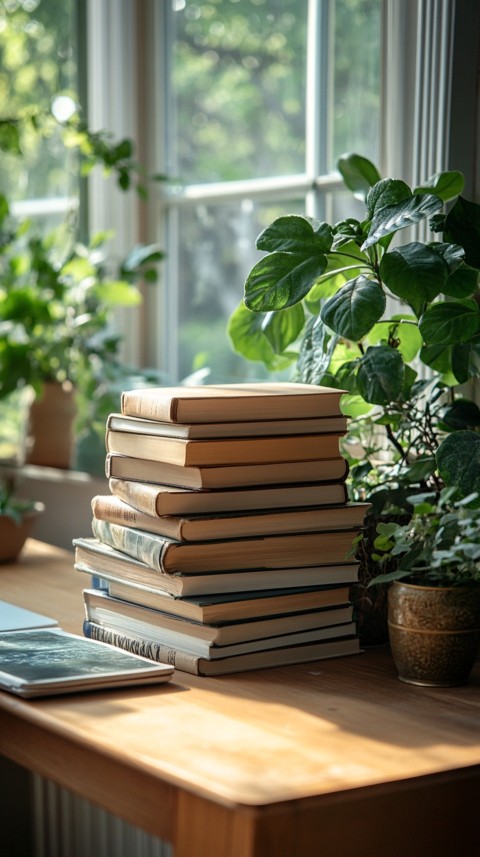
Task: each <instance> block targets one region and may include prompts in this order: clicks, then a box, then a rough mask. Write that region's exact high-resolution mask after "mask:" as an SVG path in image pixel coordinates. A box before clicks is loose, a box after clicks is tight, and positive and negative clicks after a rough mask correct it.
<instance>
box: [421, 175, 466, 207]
mask: <svg viewBox="0 0 480 857" xmlns="http://www.w3.org/2000/svg"><path fill="white" fill-rule="evenodd" d="M464 186H465V179H464V176H463V173H461V172H459V171H458V170H448V171H446V172H443V173H435V175H434V176H431V178H429V179H427V181H426V182H425V183H424V184H423V185H419V186H418V187H416V188H415V189H414V191H413V192H414V193H421V194H423V193H433V194H435V196H438V197H440V199H441V200H443V202H447V201H448V200H449V199H453V198H454V197H455V196H458V195H459V194H460V193H462V191H463V188H464Z"/></svg>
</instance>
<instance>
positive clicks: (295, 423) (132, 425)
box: [106, 413, 347, 440]
mask: <svg viewBox="0 0 480 857" xmlns="http://www.w3.org/2000/svg"><path fill="white" fill-rule="evenodd" d="M106 428H107V431H108V430H109V429H113V430H114V431H122V432H123V431H128V432H134V433H136V434H148V435H158V436H160V437H184V438H192V440H202V439H205V438H214V437H216V438H219V437H268V436H270V435H272V436H273V435H298V434H345V432H346V431H347V418H346V417H343V416H333V417H316V418H313V419H304V420H302V419H298V420H297V419H288V420H255V421H252V420H250V421H248V422H239V423H236V422H230V423H190V424H188V423H168V422H160V421H159V420H145V419H142V418H141V417H129V416H127V414H116V413H113V414H109V415H108V417H107V424H106Z"/></svg>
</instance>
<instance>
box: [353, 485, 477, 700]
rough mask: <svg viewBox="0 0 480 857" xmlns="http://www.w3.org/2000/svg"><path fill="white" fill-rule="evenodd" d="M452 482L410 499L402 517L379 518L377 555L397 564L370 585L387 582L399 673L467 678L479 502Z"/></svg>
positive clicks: (437, 680)
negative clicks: (408, 511) (402, 520)
mask: <svg viewBox="0 0 480 857" xmlns="http://www.w3.org/2000/svg"><path fill="white" fill-rule="evenodd" d="M458 497H459V491H458V489H457V487H455V486H450V487H444V488H442V489H441V490H440V491H439V492H438V493H436V494H431V493H428V494H416V495H414V496H411V497H410V498H409V500H410V502H411V504H412V507H413V512H412V515H411V518H410V520H409V521H408V523H406V524H398V523H393V522H391V523H379V524H378V525H377V533H378V535H377V538H376V540H375V543H374V544H375V549H376V551H377V553H376V554H375V555H374V559H375V560H376V561H377V562H378V563H379V565H380V566H381V565H382V564H384V563H385V562H386V561H387V560H389V559H390V558H391V557H395V558H396V559H397V560H398V567H397V569H396V570H395V571H391V572H387V573H384V574H379V575H378V576H377V577H376V578H375V579H374V580H372V581H371V583H370V586H381V585H389V590H388V627H389V637H390V645H391V649H392V655H393V658H394V660H395V663H396V666H397V670H398V674H399V678H400V679H401V680H402V681H405V682H407V683H410V684H417V685H428V686H456V685H461V684H465V683H466V682H467V681H468V678H469V675H470V672H471V669H472V667H473V664H474V662H475V659H476V656H477V653H478V648H479V644H480V508H479V495H478V493H476V492H475V493H473V494H470V495H469V496H467V497H463V498H461V499H458Z"/></svg>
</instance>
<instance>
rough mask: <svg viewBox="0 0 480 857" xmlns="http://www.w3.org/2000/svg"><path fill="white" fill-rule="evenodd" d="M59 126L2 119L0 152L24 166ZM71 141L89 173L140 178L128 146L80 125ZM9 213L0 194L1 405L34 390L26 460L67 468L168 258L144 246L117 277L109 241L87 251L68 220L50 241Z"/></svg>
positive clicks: (75, 123) (102, 238) (46, 119)
mask: <svg viewBox="0 0 480 857" xmlns="http://www.w3.org/2000/svg"><path fill="white" fill-rule="evenodd" d="M52 123H53V125H54V126H58V123H56V122H55V120H54V118H53V116H52V115H48V116H47V115H44V114H42V113H39V112H38V111H35V112H33V113H32V114H27V115H26V116H25V117H23V118H22V120H20V119H3V120H2V121H1V123H0V126H1V131H2V133H1V135H0V148H1V149H3V150H4V151H9V152H10V153H12V152H13V153H14V154H15V156H18V157H21V156H22V134H21V132H22V129H25V127H28V128H30V130H31V128H32V127H33V128H34V129H35V133H37V134H38V135H39V136H46V135H48V134H51V133H52ZM7 131H8V133H6V132H7ZM62 133H63V135H64V142H65V145H68V146H76V147H77V148H78V149H79V152H80V154H81V161H82V164H83V166H84V168H85V169H86V170H90V169H92V167H93V166H94V165H95V164H98V163H100V164H102V165H103V167H104V168H105V170H108V171H114V172H115V173H116V176H117V181H118V184H119V186H120V187H121V188H122V190H128V189H129V187H130V186H131V184H132V176H133V175H140V174H141V168H140V167H139V165H138V164H137V163H136V161H135V160H134V152H133V147H132V144H131V142H130V141H129V140H122V141H120V142H119V143H115V142H112V141H110V139H109V137H108V135H106V134H105V133H104V132H99V133H95V134H94V133H92V132H89V131H88V129H87V128H86V126H85V124H84V123H83V122H81V121H80V120H79V119H78V117H72V118H71V119H70V120H69V121H68V123H67V124H66V125H65V127H62ZM157 178H158V177H157ZM136 189H137V191H138V193H139V194H140V195H141V196H145V194H146V181H143V180H142V181H137V184H136ZM10 209H11V206H10V203H9V200H7V198H6V197H5V196H4V195H2V194H0V400H1V399H4V398H5V397H6V396H8V395H10V394H11V393H12V392H13V391H18V390H19V389H22V388H24V389H25V388H26V389H28V388H29V389H30V390H31V392H32V399H33V400H32V405H31V409H30V424H31V431H30V439H29V446H28V449H27V460H29V461H30V462H33V463H37V464H46V465H54V466H58V467H68V466H70V464H71V460H72V456H73V441H74V432H73V425H74V421H76V422H75V433H77V431H81V430H82V429H85V426H86V423H87V422H88V421H89V419H90V418H91V403H90V398H91V386H92V379H98V377H102V378H103V379H108V377H109V376H110V375H111V374H112V373H113V372H115V373H116V375H117V376H118V374H119V372H120V371H121V368H120V367H121V362H120V358H119V352H120V344H121V339H120V337H119V336H118V335H117V334H115V332H114V326H113V320H114V313H115V310H116V309H117V308H118V307H133V306H136V305H138V304H139V303H140V302H141V299H142V298H141V293H140V290H139V289H138V287H137V285H136V282H137V281H138V280H139V279H140V278H141V279H142V281H144V282H152V281H155V279H156V267H155V266H156V264H157V263H158V261H159V260H160V259H162V258H163V255H164V254H163V252H162V251H161V249H160V248H159V247H158V246H157V245H149V246H136V247H134V248H133V249H132V250H131V251H130V252H129V253H127V255H126V257H125V258H124V260H123V261H122V262H121V263H120V266H119V270H112V265H111V263H109V260H108V253H107V252H106V249H105V248H106V245H107V242H108V239H109V238H110V237H111V236H110V235H109V234H107V233H104V234H102V235H96V236H92V237H91V239H90V241H89V242H88V244H85V243H80V242H79V241H77V240H76V231H77V230H76V224H75V222H74V219H73V220H72V219H70V218H67V219H66V220H65V222H64V223H63V224H62V225H61V226H60V227H59V228H58V229H57V230H55V231H53V232H50V233H49V234H47V235H45V234H43V233H40V232H39V231H38V230H37V231H36V230H34V228H33V226H32V224H31V223H30V222H29V221H28V220H21V221H19V220H16V219H15V218H14V217H13V216H12V214H11V210H10ZM45 420H46V421H47V422H46V423H45ZM37 423H38V425H39V430H38V431H37V430H36V426H37ZM56 430H57V431H56ZM55 432H56V433H55Z"/></svg>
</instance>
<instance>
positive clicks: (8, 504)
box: [0, 472, 44, 563]
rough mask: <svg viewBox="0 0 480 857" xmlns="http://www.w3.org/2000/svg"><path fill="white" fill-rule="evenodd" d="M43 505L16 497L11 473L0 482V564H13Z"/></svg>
mask: <svg viewBox="0 0 480 857" xmlns="http://www.w3.org/2000/svg"><path fill="white" fill-rule="evenodd" d="M43 510H44V505H43V503H40V502H39V501H35V500H28V499H27V500H23V499H20V498H18V497H17V496H16V479H15V478H14V475H13V474H12V473H8V472H7V473H6V474H5V475H3V476H2V480H1V482H0V563H4V562H13V561H14V560H16V559H17V558H18V556H19V554H20V553H21V551H22V548H23V546H24V544H25V542H26V540H27V538H28V537H29V536H30V535H31V533H32V530H33V528H34V526H35V522H36V520H37V518H38V516H39V515H40V514H41V513H42V512H43Z"/></svg>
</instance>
